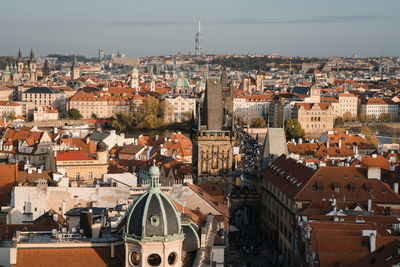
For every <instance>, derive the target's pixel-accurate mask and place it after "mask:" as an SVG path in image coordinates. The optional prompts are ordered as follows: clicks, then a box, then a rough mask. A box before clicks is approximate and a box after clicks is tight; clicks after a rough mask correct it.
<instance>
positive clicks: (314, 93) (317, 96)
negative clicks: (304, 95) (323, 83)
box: [310, 71, 321, 103]
mask: <svg viewBox="0 0 400 267" xmlns="http://www.w3.org/2000/svg"><path fill="white" fill-rule="evenodd" d="M310 102H311V103H320V102H321V90H320V88H319V87H318V78H317V75H316V74H315V71H314V76H313V79H312V82H311V88H310Z"/></svg>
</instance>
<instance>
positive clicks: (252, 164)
mask: <svg viewBox="0 0 400 267" xmlns="http://www.w3.org/2000/svg"><path fill="white" fill-rule="evenodd" d="M235 130H236V136H237V140H238V142H239V144H240V145H239V147H240V153H241V162H240V163H238V165H237V168H236V170H235V171H234V177H233V178H234V179H236V178H238V177H240V180H241V186H237V187H235V188H234V189H233V190H235V192H239V193H247V194H252V193H253V192H254V193H256V192H255V188H254V184H253V183H252V181H251V179H252V177H254V175H256V174H257V172H259V171H260V162H261V156H262V155H261V151H262V150H261V146H260V145H259V144H258V143H257V141H256V140H255V139H254V138H252V137H251V136H250V135H249V134H248V133H246V132H245V131H243V129H241V128H239V127H236V129H235ZM250 213H251V210H250V209H248V208H247V207H245V206H243V207H241V208H240V209H238V210H236V211H235V213H234V214H231V219H230V236H229V241H230V242H229V245H230V246H229V255H228V259H227V266H232V267H236V266H239V267H244V266H246V267H250V266H251V267H267V266H276V264H275V263H276V262H277V258H278V256H277V253H276V251H274V250H273V249H272V246H271V244H269V242H268V240H265V239H264V236H263V233H262V232H261V227H260V221H259V220H260V219H259V214H250ZM252 218H253V221H252ZM254 218H256V219H254ZM257 218H258V220H257Z"/></svg>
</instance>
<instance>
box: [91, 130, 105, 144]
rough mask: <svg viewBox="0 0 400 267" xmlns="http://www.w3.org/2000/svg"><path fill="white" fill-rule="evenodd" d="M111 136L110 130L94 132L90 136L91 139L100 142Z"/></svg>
mask: <svg viewBox="0 0 400 267" xmlns="http://www.w3.org/2000/svg"><path fill="white" fill-rule="evenodd" d="M109 136H110V133H108V132H104V133H103V132H98V131H97V132H94V133H93V134H92V135H91V136H89V139H90V140H92V141H94V142H100V141H103V140H104V139H106V138H107V137H109Z"/></svg>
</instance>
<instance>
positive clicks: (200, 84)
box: [196, 79, 206, 88]
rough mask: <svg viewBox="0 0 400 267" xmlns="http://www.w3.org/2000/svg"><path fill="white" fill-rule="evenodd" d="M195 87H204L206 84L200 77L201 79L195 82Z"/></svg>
mask: <svg viewBox="0 0 400 267" xmlns="http://www.w3.org/2000/svg"><path fill="white" fill-rule="evenodd" d="M196 87H198V88H202V87H206V84H205V83H204V81H203V79H201V80H200V81H199V82H198V83H197V84H196Z"/></svg>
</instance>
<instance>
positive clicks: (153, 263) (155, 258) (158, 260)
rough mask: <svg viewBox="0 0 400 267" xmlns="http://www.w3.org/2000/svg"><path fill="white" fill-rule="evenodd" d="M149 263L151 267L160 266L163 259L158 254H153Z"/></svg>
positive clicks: (148, 259) (149, 258) (148, 260)
mask: <svg viewBox="0 0 400 267" xmlns="http://www.w3.org/2000/svg"><path fill="white" fill-rule="evenodd" d="M147 263H148V264H150V265H151V266H159V265H160V264H161V257H160V255H158V254H155V253H153V254H151V255H150V256H149V257H148V258H147Z"/></svg>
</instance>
